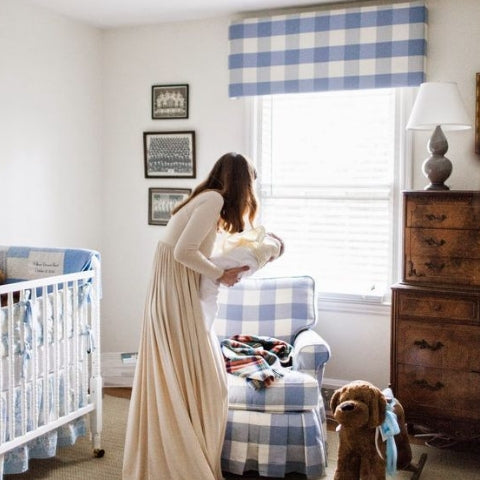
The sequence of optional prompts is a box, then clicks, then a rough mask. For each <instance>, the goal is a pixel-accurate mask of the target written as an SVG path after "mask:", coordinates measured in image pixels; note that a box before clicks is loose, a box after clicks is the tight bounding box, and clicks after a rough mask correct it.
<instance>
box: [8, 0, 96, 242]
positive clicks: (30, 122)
mask: <svg viewBox="0 0 480 480" xmlns="http://www.w3.org/2000/svg"><path fill="white" fill-rule="evenodd" d="M101 41H102V37H101V33H100V32H99V31H98V30H96V29H94V28H91V27H87V26H83V25H80V24H79V23H76V22H72V21H69V20H66V19H64V18H62V17H59V16H56V15H51V14H50V13H48V12H47V11H45V10H43V9H41V8H37V7H33V6H30V5H29V4H28V3H27V2H24V1H23V0H20V1H19V0H1V1H0V179H1V180H0V181H1V183H0V185H1V186H0V225H1V226H0V244H3V245H9V244H16V245H52V246H53V245H55V246H84V247H91V248H99V247H100V212H101V201H100V193H101V173H102V157H101V145H102V144H101V140H102V125H103V121H102V111H103V109H102V90H101V86H102V83H101V82H102V78H101V73H102V69H101V67H102V53H101V48H102V43H101Z"/></svg>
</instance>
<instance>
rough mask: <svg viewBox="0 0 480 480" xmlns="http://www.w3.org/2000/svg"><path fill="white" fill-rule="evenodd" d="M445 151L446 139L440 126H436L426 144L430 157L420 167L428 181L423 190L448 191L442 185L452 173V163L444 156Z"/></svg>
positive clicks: (446, 146)
mask: <svg viewBox="0 0 480 480" xmlns="http://www.w3.org/2000/svg"><path fill="white" fill-rule="evenodd" d="M447 150H448V143H447V139H446V137H445V135H444V133H443V131H442V129H441V128H440V126H437V127H436V128H435V131H434V132H433V134H432V136H431V138H430V140H429V142H428V151H429V152H430V153H431V156H430V157H429V158H427V159H426V160H425V161H424V162H423V165H422V169H423V173H424V175H425V176H426V177H427V178H428V179H429V180H430V184H429V185H427V186H426V187H425V190H450V189H449V188H448V187H447V186H446V185H445V184H444V182H445V180H446V179H447V178H448V177H449V176H450V174H451V173H452V162H451V161H450V160H449V159H448V158H447V157H445V156H444V154H445V153H447Z"/></svg>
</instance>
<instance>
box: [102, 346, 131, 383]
mask: <svg viewBox="0 0 480 480" xmlns="http://www.w3.org/2000/svg"><path fill="white" fill-rule="evenodd" d="M136 364H137V353H136V352H106V353H102V367H101V370H102V378H103V386H104V387H131V386H132V385H133V377H134V375H135V367H136Z"/></svg>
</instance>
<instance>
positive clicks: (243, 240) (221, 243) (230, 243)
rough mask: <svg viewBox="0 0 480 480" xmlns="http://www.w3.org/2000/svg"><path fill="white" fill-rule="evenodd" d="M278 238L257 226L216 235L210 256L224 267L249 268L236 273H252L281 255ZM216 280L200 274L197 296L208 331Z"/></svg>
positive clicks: (211, 320)
mask: <svg viewBox="0 0 480 480" xmlns="http://www.w3.org/2000/svg"><path fill="white" fill-rule="evenodd" d="M280 251H281V242H280V241H279V240H278V239H277V238H275V237H272V236H271V235H268V233H266V232H265V228H264V227H262V226H260V227H256V228H252V229H251V230H246V231H244V232H240V233H234V234H232V235H223V236H221V237H219V239H218V240H217V243H216V245H215V249H214V252H213V254H212V256H211V257H210V260H211V261H212V262H213V263H214V264H215V265H217V266H218V267H220V268H223V269H224V270H226V269H228V268H234V267H241V266H243V265H247V266H248V267H249V270H246V271H244V272H241V273H240V275H239V277H240V278H241V277H244V276H246V275H252V274H253V273H255V272H256V271H257V270H259V269H260V268H262V267H263V266H264V265H265V264H266V263H268V262H269V261H270V260H272V259H275V258H277V257H278V256H279V255H280ZM219 286H220V284H219V282H218V281H215V280H211V279H209V278H207V277H205V276H203V275H202V277H201V279H200V300H201V303H202V308H203V313H204V318H205V326H206V328H207V330H208V331H210V329H211V327H212V324H213V321H214V320H215V315H216V313H217V297H218V288H219Z"/></svg>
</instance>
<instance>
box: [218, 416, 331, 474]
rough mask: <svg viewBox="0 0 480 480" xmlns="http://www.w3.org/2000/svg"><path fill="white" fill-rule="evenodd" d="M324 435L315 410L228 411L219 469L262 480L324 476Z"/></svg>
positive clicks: (325, 452) (325, 453) (325, 454)
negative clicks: (297, 475)
mask: <svg viewBox="0 0 480 480" xmlns="http://www.w3.org/2000/svg"><path fill="white" fill-rule="evenodd" d="M325 438H326V433H325V430H324V428H323V426H322V421H321V418H320V417H319V414H318V411H317V410H310V411H308V412H300V413H298V414H296V415H294V414H290V415H283V414H270V415H266V414H265V413H261V412H255V411H251V410H250V411H249V410H229V412H228V422H227V430H226V434H225V442H224V444H223V450H222V470H224V471H226V472H231V473H234V474H236V475H242V474H243V473H244V472H247V471H250V470H255V471H257V472H258V473H259V475H260V476H262V477H277V478H283V477H285V475H286V474H287V473H293V472H297V473H301V474H303V475H306V476H307V478H312V479H314V478H319V477H320V476H322V475H324V473H325V466H326V458H327V451H326V444H325Z"/></svg>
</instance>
